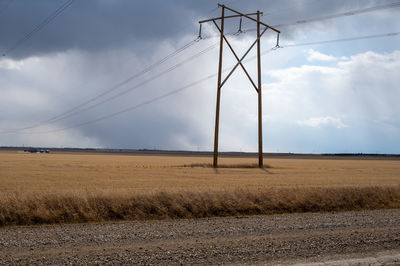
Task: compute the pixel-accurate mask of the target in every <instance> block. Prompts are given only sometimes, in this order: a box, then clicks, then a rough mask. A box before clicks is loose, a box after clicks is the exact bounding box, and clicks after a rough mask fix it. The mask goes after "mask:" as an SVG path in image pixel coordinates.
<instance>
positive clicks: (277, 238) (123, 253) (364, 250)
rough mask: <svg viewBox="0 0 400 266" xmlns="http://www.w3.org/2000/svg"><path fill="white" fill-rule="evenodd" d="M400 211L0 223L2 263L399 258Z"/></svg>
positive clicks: (398, 260) (281, 261) (236, 261)
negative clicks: (142, 220)
mask: <svg viewBox="0 0 400 266" xmlns="http://www.w3.org/2000/svg"><path fill="white" fill-rule="evenodd" d="M399 254H400V210H378V211H361V212H343V213H322V214H319V213H318V214H287V215H271V216H254V217H240V218H239V217H238V218H212V219H194V220H174V221H147V222H120V223H104V224H75V225H54V226H27V227H7V228H0V264H1V265H12V264H70V263H73V264H167V263H168V264H181V263H183V264H265V263H267V264H269V263H270V264H276V263H282V264H292V263H312V262H315V263H318V262H322V261H331V262H333V264H334V261H342V262H343V259H345V260H348V261H352V260H354V259H355V260H360V259H362V258H364V260H365V259H367V260H368V261H369V262H374V261H375V262H379V261H380V262H382V261H384V262H385V263H386V262H387V263H391V262H395V263H397V262H399V263H400V256H399Z"/></svg>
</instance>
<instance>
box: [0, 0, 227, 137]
mask: <svg viewBox="0 0 400 266" xmlns="http://www.w3.org/2000/svg"><path fill="white" fill-rule="evenodd" d="M11 1H13V0H11ZM218 8H219V7H218V6H217V7H216V8H213V9H211V10H210V11H209V12H207V13H213V12H214V11H215V10H217V9H218ZM201 17H202V16H200V17H199V18H198V19H200V18H201ZM198 41H199V39H195V40H192V41H190V42H189V43H187V44H185V45H183V46H182V47H180V48H178V49H177V50H175V51H173V52H172V53H170V54H168V55H167V56H165V57H164V58H162V59H161V60H159V61H157V62H155V63H153V64H152V65H150V66H148V67H146V68H145V69H143V70H141V71H139V72H138V73H136V74H134V75H132V76H130V77H128V78H127V79H125V80H123V81H121V82H119V83H117V84H115V85H114V86H112V87H111V88H110V89H107V90H106V91H104V92H102V93H100V94H98V95H96V96H94V97H92V98H90V99H88V100H86V101H84V102H82V103H80V104H78V105H76V106H74V107H72V108H70V109H68V110H67V111H65V112H63V113H61V114H58V115H56V116H53V117H51V118H49V119H47V120H44V121H42V122H39V123H37V124H34V125H31V126H28V127H23V128H17V129H12V130H7V132H10V131H13V132H14V131H21V130H26V129H32V128H36V127H39V126H42V125H43V124H46V123H54V122H56V121H59V120H62V119H64V118H67V117H70V116H73V115H75V114H71V113H73V112H74V111H76V110H79V109H80V108H81V107H84V106H86V105H87V104H89V103H92V102H94V101H96V100H97V99H100V98H102V97H103V96H106V95H107V94H109V93H111V92H113V91H115V90H117V89H119V88H120V87H122V86H123V85H125V84H127V83H129V82H130V81H132V80H134V79H136V78H138V77H140V76H142V75H144V74H146V73H148V72H150V71H152V70H153V69H154V68H156V67H158V66H160V65H162V64H163V63H165V62H166V61H168V60H169V59H171V58H173V57H174V56H176V55H178V54H180V53H181V52H183V51H184V50H186V49H188V48H189V47H191V46H192V45H194V44H195V43H196V42H198ZM89 109H92V108H89ZM70 114H71V115H70ZM0 133H2V132H0Z"/></svg>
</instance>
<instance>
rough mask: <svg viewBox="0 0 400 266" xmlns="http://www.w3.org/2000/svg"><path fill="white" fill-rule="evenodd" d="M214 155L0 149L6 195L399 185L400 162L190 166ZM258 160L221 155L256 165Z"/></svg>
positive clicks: (302, 161)
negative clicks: (40, 152) (261, 167)
mask: <svg viewBox="0 0 400 266" xmlns="http://www.w3.org/2000/svg"><path fill="white" fill-rule="evenodd" d="M211 161H212V158H210V157H193V156H188V157H180V156H165V155H162V156H149V155H142V156H140V155H118V154H97V153H52V154H27V153H16V152H1V153H0V183H1V187H0V192H1V193H7V192H11V193H24V194H26V193H50V192H54V193H59V192H71V191H75V192H78V191H84V192H99V191H101V192H112V193H118V192H126V191H128V192H154V191H176V190H185V191H193V190H194V191H199V190H200V191H201V190H207V191H210V190H218V191H219V190H233V189H237V188H240V189H243V188H246V189H263V188H271V187H274V188H282V187H286V188H287V187H346V186H357V187H360V186H397V185H399V184H400V160H396V159H388V160H385V159H366V160H363V159H346V158H339V157H338V158H335V157H332V159H302V158H300V159H298V158H296V157H293V158H265V159H264V162H265V164H266V165H267V166H268V168H266V169H258V168H219V169H218V170H214V169H213V168H208V167H207V168H205V167H200V166H197V167H191V166H192V165H202V164H209V163H210V162H211ZM255 162H256V158H221V159H220V165H231V166H233V167H234V166H235V165H238V166H240V165H251V164H254V163H255Z"/></svg>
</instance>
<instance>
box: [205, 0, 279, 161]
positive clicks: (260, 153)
mask: <svg viewBox="0 0 400 266" xmlns="http://www.w3.org/2000/svg"><path fill="white" fill-rule="evenodd" d="M218 6H219V7H221V9H222V14H221V17H219V18H211V19H206V20H202V21H199V23H200V25H201V24H202V23H205V22H210V21H212V22H213V23H214V25H215V26H216V28H217V29H218V31H219V32H220V35H221V37H220V48H219V64H218V85H217V103H216V113H215V134H214V160H213V166H214V168H217V167H218V133H219V113H220V101H221V88H222V87H223V86H224V84H225V82H226V81H227V80H228V78H229V77H230V76H231V75H232V73H233V72H234V71H235V70H236V68H237V67H238V66H239V65H240V66H241V68H242V69H243V71H244V73H245V74H246V76H247V77H248V78H249V80H250V82H251V84H252V85H253V87H254V89H255V90H256V92H257V93H258V166H259V167H260V168H262V167H263V146H262V92H261V85H262V84H261V52H260V49H261V41H260V39H261V36H262V35H263V34H264V33H265V31H266V30H267V29H271V30H273V31H275V32H276V33H277V34H278V39H277V45H278V42H279V33H280V31H279V30H277V29H274V28H273V27H271V26H269V25H267V24H265V23H263V22H261V21H260V15H262V12H260V11H257V12H256V13H250V14H243V13H241V12H238V11H236V10H233V9H232V8H229V7H227V6H225V5H221V4H218ZM225 9H226V10H228V11H231V12H233V13H234V15H230V16H225ZM254 15H256V16H257V19H254V18H253V17H251V16H254ZM236 17H240V19H241V20H242V17H245V18H247V19H249V20H251V21H254V22H257V39H256V40H255V41H254V42H253V44H252V45H251V46H250V48H249V49H248V50H247V51H246V53H245V54H244V55H243V56H242V57H241V58H239V57H238V56H237V54H236V53H235V51H234V49H233V48H232V46H231V44H230V43H229V41H228V39H227V38H226V36H225V35H224V23H225V19H228V18H236ZM218 20H220V21H221V23H220V26H218V24H217V22H216V21H218ZM241 20H240V26H239V32H241V30H242V29H241ZM261 26H264V29H263V31H261ZM199 37H201V36H199ZM224 41H225V43H226V44H227V45H228V47H229V49H230V50H231V52H232V53H233V55H234V56H235V58H236V60H237V61H238V62H237V64H236V65H235V66H234V67H233V69H232V70H231V71H230V72H229V74H228V75H227V76H226V77H225V79H224V80H223V81H222V55H223V46H224ZM255 44H257V85H256V84H255V83H254V81H253V79H252V78H251V76H250V75H249V73H248V72H247V70H246V68H245V67H244V65H243V64H242V61H243V59H244V58H245V57H246V56H247V54H248V53H249V52H250V50H251V49H253V47H254V45H255Z"/></svg>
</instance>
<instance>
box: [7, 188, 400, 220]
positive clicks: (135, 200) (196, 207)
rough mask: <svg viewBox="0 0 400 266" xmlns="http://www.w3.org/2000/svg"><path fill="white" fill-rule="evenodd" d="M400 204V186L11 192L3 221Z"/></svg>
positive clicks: (174, 216) (134, 217) (206, 214)
mask: <svg viewBox="0 0 400 266" xmlns="http://www.w3.org/2000/svg"><path fill="white" fill-rule="evenodd" d="M386 208H400V186H395V187H360V188H358V187H341V188H340V187H337V188H281V189H278V188H275V189H263V190H239V189H238V190H232V191H222V192H216V191H212V192H194V191H186V192H158V193H147V194H101V193H86V194H85V193H64V194H42V195H40V194H31V195H23V194H9V195H7V196H5V195H4V194H3V197H1V198H0V225H1V226H7V225H32V224H53V223H76V222H101V221H116V220H147V219H177V218H204V217H216V216H240V215H260V214H278V213H294V212H331V211H349V210H365V209H368V210H371V209H386Z"/></svg>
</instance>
